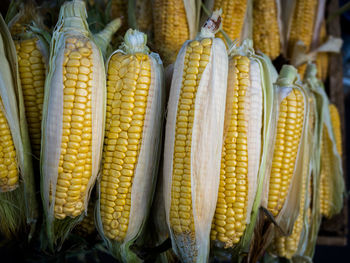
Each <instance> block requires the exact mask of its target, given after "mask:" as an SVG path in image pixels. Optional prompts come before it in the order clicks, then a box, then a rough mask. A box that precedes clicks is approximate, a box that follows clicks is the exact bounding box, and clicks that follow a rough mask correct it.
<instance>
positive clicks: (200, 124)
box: [163, 14, 228, 262]
mask: <svg viewBox="0 0 350 263" xmlns="http://www.w3.org/2000/svg"><path fill="white" fill-rule="evenodd" d="M219 19H220V18H219V14H214V15H213V16H212V20H211V21H212V22H208V24H205V26H203V28H202V31H201V33H200V34H199V36H198V37H197V39H198V40H201V39H202V38H211V39H212V41H213V42H212V47H211V54H210V58H209V62H208V64H207V66H206V68H205V69H204V71H203V73H202V77H201V80H200V83H199V86H198V89H197V93H196V99H195V107H194V108H195V114H194V116H195V117H194V121H193V130H192V138H195V139H193V141H192V146H191V149H192V153H191V155H192V156H191V167H192V170H191V193H192V204H193V211H192V213H193V218H194V225H195V229H196V232H195V233H192V234H193V236H194V237H193V238H194V241H192V240H191V239H192V238H191V237H190V236H189V235H188V236H187V235H185V234H181V235H176V234H175V233H174V232H173V229H172V228H171V225H170V204H171V185H172V167H173V165H172V163H173V160H172V157H173V152H174V139H175V138H174V137H175V127H176V114H177V105H178V101H179V96H180V91H181V82H182V75H183V68H184V58H185V53H186V48H187V45H188V44H189V41H186V42H185V43H184V45H183V46H182V48H181V50H180V52H179V54H178V56H177V59H176V62H175V65H174V74H173V78H172V83H171V90H170V97H169V103H168V115H167V123H166V135H165V148H164V167H163V178H164V201H165V213H166V220H167V224H168V228H169V230H170V236H171V240H172V248H173V250H174V252H175V253H176V254H177V255H178V256H179V258H180V259H181V261H182V262H205V261H206V260H207V259H208V254H209V233H210V226H211V221H212V218H213V215H214V212H215V207H216V199H217V192H218V186H219V177H215V176H212V175H213V174H219V171H220V161H221V145H222V134H223V128H224V112H225V100H226V83H227V63H228V60H227V53H226V48H225V45H224V43H223V42H222V40H221V39H217V38H214V34H215V31H216V29H217V28H218V27H219V26H213V24H212V23H215V21H216V23H218V25H219V24H220V20H219ZM208 21H210V20H208ZM217 21H219V22H217ZM206 26H207V27H208V28H206ZM213 28H214V29H213ZM210 29H212V30H213V31H210ZM202 193H206V194H205V195H203V194H202ZM193 243H194V244H193Z"/></svg>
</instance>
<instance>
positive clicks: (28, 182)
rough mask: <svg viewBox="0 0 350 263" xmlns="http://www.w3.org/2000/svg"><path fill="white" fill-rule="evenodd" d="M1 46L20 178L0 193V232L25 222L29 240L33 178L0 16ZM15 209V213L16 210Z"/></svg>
mask: <svg viewBox="0 0 350 263" xmlns="http://www.w3.org/2000/svg"><path fill="white" fill-rule="evenodd" d="M0 33H1V45H2V47H1V48H0V56H1V57H2V59H1V61H3V62H4V65H3V68H2V71H1V73H0V74H1V76H0V80H1V82H0V84H1V85H0V96H1V99H2V104H3V109H2V110H3V111H4V115H5V116H6V119H7V121H8V124H9V127H10V130H11V134H12V139H13V142H14V145H15V149H16V155H17V162H18V164H17V165H18V168H19V174H20V175H19V176H20V182H19V184H20V187H19V188H17V189H16V190H14V191H13V192H11V193H7V194H3V193H0V196H1V197H0V198H1V202H0V206H2V208H1V210H3V211H4V213H2V214H1V215H4V218H3V219H2V220H1V221H2V224H1V225H2V226H1V227H3V228H6V227H9V226H12V227H10V229H9V230H8V231H6V230H5V232H7V233H8V234H9V233H14V232H17V231H19V229H20V227H21V224H19V225H18V226H16V227H17V228H16V229H14V228H13V222H14V221H12V220H16V221H17V222H20V221H22V220H24V221H25V223H26V224H28V226H29V229H28V230H29V236H28V239H31V237H32V234H33V233H34V230H35V223H36V219H37V216H38V214H37V213H38V211H37V203H36V200H35V189H34V187H35V186H34V174H33V168H32V162H31V149H30V141H29V135H28V130H27V123H26V119H25V111H24V102H23V95H22V89H21V83H20V80H19V73H18V62H17V54H16V49H15V45H14V43H13V40H12V37H11V35H10V32H9V30H8V28H7V25H6V24H5V21H4V20H3V18H2V16H0ZM18 209H19V210H18ZM23 215H24V216H23Z"/></svg>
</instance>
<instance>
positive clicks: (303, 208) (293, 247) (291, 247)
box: [272, 111, 313, 259]
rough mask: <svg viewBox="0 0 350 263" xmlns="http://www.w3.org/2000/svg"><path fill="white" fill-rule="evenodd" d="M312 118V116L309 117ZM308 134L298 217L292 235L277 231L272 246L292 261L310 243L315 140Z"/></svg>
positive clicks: (303, 153)
mask: <svg viewBox="0 0 350 263" xmlns="http://www.w3.org/2000/svg"><path fill="white" fill-rule="evenodd" d="M310 112H311V111H309V114H310ZM309 117H310V115H309ZM304 130H305V132H306V133H307V135H306V137H307V140H306V141H307V142H308V146H309V147H305V148H304V150H303V152H302V153H301V154H302V171H301V172H302V176H300V180H301V184H300V186H301V188H299V189H298V190H299V191H300V203H299V211H298V216H297V218H296V220H295V222H294V225H293V230H292V233H291V234H290V235H288V236H284V235H283V234H282V233H279V231H278V230H277V229H275V233H274V235H275V237H274V241H273V244H272V247H273V252H272V253H275V254H276V255H278V256H279V257H284V258H287V259H292V258H293V257H295V256H298V255H302V254H303V251H304V250H305V245H306V244H307V241H308V235H309V223H310V222H309V221H310V220H309V216H310V213H311V211H310V198H311V196H310V194H311V193H310V190H311V189H310V187H309V184H310V175H311V173H310V172H311V170H310V168H311V166H310V160H311V153H312V151H311V149H313V143H312V142H313V140H312V137H311V135H312V134H311V132H310V130H309V128H306V129H304ZM293 201H294V202H295V200H290V202H293Z"/></svg>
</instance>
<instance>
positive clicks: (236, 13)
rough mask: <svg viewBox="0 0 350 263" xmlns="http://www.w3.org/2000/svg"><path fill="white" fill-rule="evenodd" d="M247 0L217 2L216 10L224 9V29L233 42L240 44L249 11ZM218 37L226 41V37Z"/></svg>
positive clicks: (218, 0)
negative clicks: (247, 11)
mask: <svg viewBox="0 0 350 263" xmlns="http://www.w3.org/2000/svg"><path fill="white" fill-rule="evenodd" d="M247 4H248V1H247V0H243V1H242V0H215V1H214V9H213V10H217V9H220V8H222V18H223V24H222V29H223V30H224V31H225V33H226V34H227V35H228V36H229V37H230V39H232V40H237V41H238V43H240V41H241V40H240V38H241V33H242V29H243V24H244V19H245V16H246V10H247ZM218 36H219V37H220V38H221V39H223V40H224V36H223V35H222V34H221V33H219V34H218Z"/></svg>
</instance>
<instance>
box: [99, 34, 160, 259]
mask: <svg viewBox="0 0 350 263" xmlns="http://www.w3.org/2000/svg"><path fill="white" fill-rule="evenodd" d="M146 42H147V36H146V35H145V34H143V33H141V32H138V31H136V30H135V31H133V30H131V29H129V31H127V33H126V35H125V38H124V43H123V44H122V45H121V47H120V48H121V49H119V50H116V51H115V52H113V53H112V54H111V56H110V58H111V57H112V56H113V55H114V54H115V53H122V54H135V53H138V52H142V53H145V54H147V55H148V56H149V58H150V60H151V83H150V88H149V95H148V100H147V107H146V108H147V111H146V115H145V122H144V128H143V134H142V144H141V147H140V149H141V150H140V152H139V155H138V161H137V165H136V167H135V171H134V177H133V183H132V191H131V207H130V216H129V225H128V230H127V232H126V236H125V238H124V240H123V241H122V242H118V241H116V240H111V239H109V238H107V236H105V234H104V230H103V225H102V219H101V215H100V193H101V192H100V180H99V183H98V194H99V197H98V198H99V199H98V202H97V208H96V222H97V228H98V231H99V233H100V235H101V236H102V238H103V240H104V241H105V243H106V245H107V247H108V249H109V251H110V253H111V254H112V255H113V256H114V257H116V258H117V259H118V260H120V261H122V262H141V259H140V258H138V256H137V255H136V254H135V252H134V251H133V250H131V246H132V245H133V244H134V243H135V242H136V241H137V242H138V244H142V243H143V239H144V238H145V237H144V231H145V225H146V221H147V217H148V213H149V211H150V208H151V204H152V200H153V193H154V190H155V186H156V178H157V173H158V166H159V160H160V152H161V150H160V147H161V143H162V136H161V131H162V124H163V122H162V121H163V106H164V99H165V93H164V78H163V64H162V61H161V60H160V58H159V56H158V54H156V53H149V50H148V47H147V46H146ZM110 58H109V59H110ZM109 59H108V61H107V65H108V62H109ZM107 71H108V68H107Z"/></svg>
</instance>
